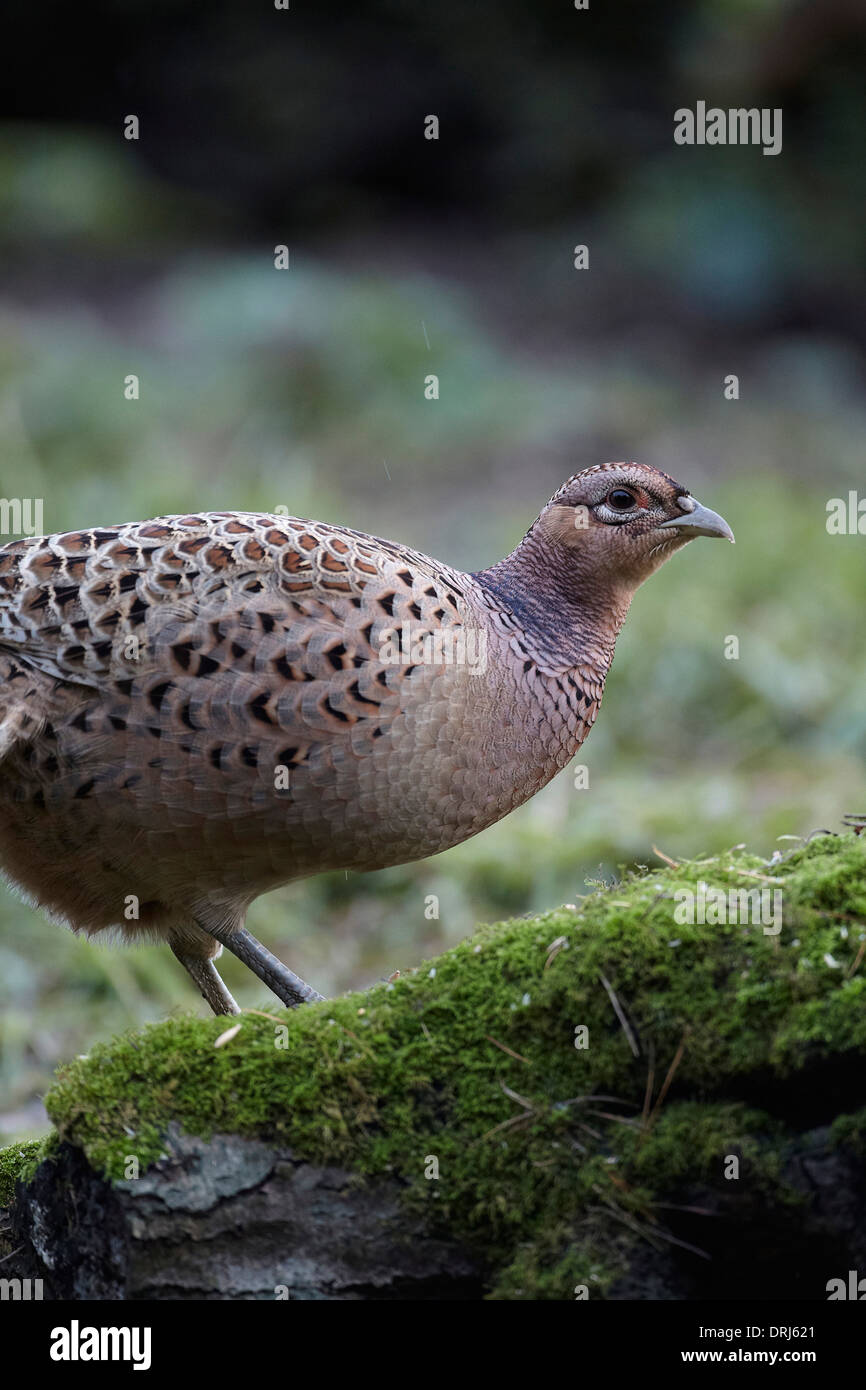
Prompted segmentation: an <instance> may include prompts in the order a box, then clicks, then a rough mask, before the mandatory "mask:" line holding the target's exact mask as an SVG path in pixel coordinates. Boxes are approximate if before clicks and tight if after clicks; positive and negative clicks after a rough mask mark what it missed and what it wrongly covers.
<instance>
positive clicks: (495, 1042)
mask: <svg viewBox="0 0 866 1390" xmlns="http://www.w3.org/2000/svg"><path fill="white" fill-rule="evenodd" d="M484 1036H485V1038H486V1039H487V1041H488V1042H492V1043H493V1046H494V1047H500V1048H501V1049H502V1051H503V1052H507V1053H508V1055H509V1057H514V1058H515V1059H516V1061H518V1062H525V1063H526V1065H527V1066H531V1065H532V1064H531V1062H530V1061H529V1058H528V1057H521V1055H520V1053H519V1052H514V1051H513V1050H512V1049H511V1048H510V1047H506V1046H505V1043H501V1042H499V1041H498V1040H497V1039H496V1038H491V1036H490V1034H489V1033H485V1034H484Z"/></svg>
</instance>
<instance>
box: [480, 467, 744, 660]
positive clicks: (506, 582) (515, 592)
mask: <svg viewBox="0 0 866 1390" xmlns="http://www.w3.org/2000/svg"><path fill="white" fill-rule="evenodd" d="M696 536H719V537H724V538H725V539H727V540H729V541H733V539H734V535H733V532H732V531H731V528H730V526H729V525H728V523H727V522H726V521H725V520H724V519H723V518H722V517H721V516H719V515H718V513H717V512H712V511H710V510H709V508H708V507H703V506H701V504H700V503H699V502H698V501H697V500H696V499H695V498H694V497H692V495H691V493H690V492H689V490H688V488H685V487H683V486H682V485H681V484H680V483H677V482H675V481H674V479H673V478H671V477H669V476H668V474H667V473H662V472H661V471H660V470H659V469H657V468H651V467H650V466H649V465H647V464H640V463H602V464H597V465H596V466H594V467H592V468H585V469H584V470H583V472H581V473H576V474H574V476H573V477H571V478H569V479H568V481H567V482H565V483H563V485H562V487H561V488H559V490H558V491H557V492H555V493H554V495H553V497H551V499H550V501H549V502H548V504H547V506H546V507H545V508H544V510H543V511H542V512H541V515H540V516H539V517H538V518H537V520H536V521H535V522H533V524H532V526H531V527H530V529H529V531H528V532H527V534H526V536H525V537H524V539H523V540H522V541H521V543H520V545H519V546H518V547H517V549H516V550H514V551H512V553H511V554H510V555H508V556H506V558H505V559H504V560H500V561H499V563H498V564H496V565H494V566H492V568H491V569H489V570H484V571H482V572H481V573H480V574H479V575H477V576H476V577H477V578H478V580H479V582H480V583H481V584H482V585H483V586H484V587H485V588H487V589H488V591H489V592H491V593H494V594H495V595H496V596H497V598H499V599H500V601H505V602H506V603H508V605H509V607H511V608H512V609H513V610H514V611H515V612H516V613H517V614H518V616H519V617H520V618H521V620H522V621H523V622H524V625H525V626H527V627H528V628H530V629H531V630H532V631H533V632H534V633H535V634H536V636H537V637H538V638H539V639H540V640H541V642H542V643H543V644H544V646H546V648H547V650H548V653H549V656H550V658H551V660H552V661H553V662H555V663H556V664H560V663H562V662H564V663H565V664H566V665H571V664H573V662H574V661H575V660H576V659H578V658H579V657H581V656H582V655H584V654H585V651H586V648H587V645H591V646H592V647H593V649H594V650H595V651H601V652H602V653H605V654H606V663H607V664H609V662H610V659H611V658H612V656H613V644H614V642H615V640H616V635H617V633H618V632H619V629H620V627H621V626H622V623H623V621H624V619H625V616H626V613H627V612H628V609H629V605H630V603H631V600H632V598H633V596H634V593H635V591H636V590H637V588H638V587H639V586H640V585H641V584H642V583H643V582H644V580H645V579H648V578H649V576H650V575H651V574H653V573H654V571H655V570H657V569H658V568H659V566H660V565H662V564H663V563H664V562H665V560H667V559H669V558H670V556H671V555H673V553H674V551H676V550H680V549H681V548H682V547H683V546H684V545H687V544H688V542H689V541H691V540H694V539H695V537H696Z"/></svg>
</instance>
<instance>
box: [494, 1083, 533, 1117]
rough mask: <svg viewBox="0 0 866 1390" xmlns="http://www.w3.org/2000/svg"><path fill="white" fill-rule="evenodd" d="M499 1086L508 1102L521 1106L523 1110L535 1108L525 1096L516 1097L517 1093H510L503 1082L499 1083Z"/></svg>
mask: <svg viewBox="0 0 866 1390" xmlns="http://www.w3.org/2000/svg"><path fill="white" fill-rule="evenodd" d="M499 1085H500V1087H501V1089H502V1090H503V1091H504V1092H505V1094H506V1095H507V1097H508V1099H509V1100H513V1101H516V1102H517V1104H518V1105H522V1106H523V1108H524V1110H534V1109H535V1106H534V1105H533V1104H532V1101H531V1100H527V1099H526V1096H521V1095H518V1093H517V1091H512V1089H511V1087H510V1086H506V1084H505V1082H504V1081H500V1083H499Z"/></svg>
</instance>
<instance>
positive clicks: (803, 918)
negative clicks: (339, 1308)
mask: <svg viewBox="0 0 866 1390" xmlns="http://www.w3.org/2000/svg"><path fill="white" fill-rule="evenodd" d="M699 880H703V881H704V882H705V883H707V884H709V885H711V886H713V887H718V888H723V889H729V888H736V889H742V888H748V889H754V888H766V889H768V890H770V891H771V892H772V891H774V890H779V891H781V893H782V902H783V909H784V926H783V928H782V931H781V933H780V934H779V935H778V936H775V935H766V934H765V933H764V931H763V929H762V927H761V926H760V925H751V924H746V925H742V924H731V923H721V924H715V925H706V924H700V923H696V924H693V925H689V924H687V923H681V922H677V921H676V919H675V916H674V912H675V908H676V907H677V899H676V898H675V894H676V893H677V891H678V890H681V889H683V888H694V887H695V885H696V883H697V882H698V881H699ZM864 937H866V843H864V842H863V841H861V840H859V839H857V838H856V837H854V836H841V837H831V836H822V837H819V838H816V839H814V840H813V841H812V842H811V843H810V844H808V845H805V846H803V847H801V848H799V849H797V850H796V851H794V852H793V853H790V854H788V855H787V856H785V857H784V858H782V859H780V861H779V862H777V863H773V864H772V865H771V866H768V865H767V864H766V863H765V862H764V861H763V860H760V859H758V858H756V857H754V856H750V855H747V854H745V853H742V852H740V851H732V852H731V853H729V854H726V855H722V856H720V857H718V858H716V859H713V860H712V861H704V862H700V863H693V864H683V865H681V866H679V867H670V868H668V867H665V868H663V869H661V870H658V871H653V872H639V873H635V874H630V875H628V876H627V877H626V878H625V879H624V881H623V882H621V883H619V884H617V885H615V886H614V887H612V888H608V889H606V890H604V891H599V892H596V893H594V894H592V895H591V896H589V897H588V898H587V899H586V900H584V902H583V903H582V904H581V906H580V908H579V909H573V908H560V909H558V910H556V911H554V912H550V913H547V914H545V915H544V916H540V917H535V918H530V919H525V920H518V921H510V922H504V923H500V924H498V925H496V926H490V927H484V928H482V929H481V930H480V931H479V932H478V933H477V935H476V936H474V937H472V938H471V939H470V940H467V941H464V942H462V943H461V944H460V945H458V946H456V947H455V948H454V949H453V950H451V951H449V952H447V953H446V954H445V955H444V956H442V957H440V958H438V959H437V960H436V961H434V962H431V963H429V964H428V965H425V966H422V967H419V969H418V970H416V971H413V972H411V973H410V974H408V975H405V976H403V977H401V978H400V979H398V980H396V981H394V982H393V983H392V984H390V985H377V986H375V987H374V988H372V989H371V990H369V991H368V992H367V993H366V994H363V995H362V994H355V995H350V996H347V997H344V998H342V999H337V1000H333V1001H328V1002H325V1003H322V1004H319V1005H315V1006H313V1007H306V1008H304V1009H302V1010H299V1011H296V1012H293V1013H283V1012H282V1011H277V1010H270V1009H269V1010H268V1011H269V1012H270V1013H273V1015H274V1019H275V1020H276V1021H272V1020H271V1019H269V1018H264V1017H260V1016H257V1015H255V1014H251V1013H247V1014H244V1015H243V1016H242V1018H241V1019H240V1020H239V1022H240V1030H239V1032H238V1033H237V1034H236V1035H235V1036H234V1037H232V1038H231V1039H230V1040H229V1041H228V1042H226V1043H225V1044H224V1045H222V1046H219V1047H217V1046H216V1043H217V1040H218V1039H219V1037H220V1035H221V1034H224V1033H225V1032H226V1031H227V1029H228V1028H229V1027H231V1026H233V1025H232V1024H231V1022H227V1021H226V1020H225V1019H213V1020H202V1019H198V1018H193V1017H178V1018H172V1019H170V1020H169V1021H167V1022H165V1023H160V1024H157V1025H155V1026H153V1027H151V1028H148V1029H146V1030H145V1031H144V1032H142V1033H139V1034H136V1035H128V1036H124V1037H120V1038H117V1039H115V1040H113V1041H112V1042H111V1043H109V1044H107V1045H103V1046H99V1047H96V1048H94V1050H93V1052H92V1053H91V1054H90V1055H89V1056H88V1057H87V1058H84V1059H80V1060H77V1061H75V1062H74V1063H72V1064H70V1065H69V1066H68V1067H66V1068H65V1069H64V1070H63V1071H62V1073H61V1074H60V1077H59V1080H58V1081H57V1083H56V1085H55V1086H54V1087H53V1089H52V1090H51V1091H50V1092H49V1094H48V1096H47V1098H46V1105H47V1108H48V1111H49V1114H50V1116H51V1118H52V1120H53V1121H54V1124H55V1125H56V1127H57V1131H58V1134H59V1135H60V1136H61V1137H62V1138H64V1139H67V1140H69V1141H70V1142H72V1143H74V1144H77V1145H79V1146H80V1147H81V1148H82V1149H84V1150H85V1152H86V1153H87V1155H88V1157H89V1159H90V1162H91V1163H92V1164H93V1166H94V1167H95V1168H97V1169H100V1170H103V1171H104V1172H105V1173H106V1174H107V1175H109V1176H111V1177H119V1176H122V1175H123V1172H124V1165H125V1164H126V1163H127V1162H128V1160H129V1159H130V1158H132V1157H135V1158H136V1159H137V1160H138V1162H139V1163H140V1165H141V1166H142V1167H144V1166H146V1165H147V1164H149V1163H151V1162H153V1161H154V1160H155V1159H157V1158H158V1157H159V1155H160V1153H161V1152H162V1149H163V1143H164V1135H165V1132H166V1127H167V1125H168V1123H169V1122H170V1121H175V1122H176V1123H177V1124H179V1125H180V1126H181V1127H182V1128H183V1129H184V1130H186V1131H187V1132H190V1133H193V1134H198V1135H208V1134H210V1133H212V1132H214V1131H230V1132H233V1133H237V1134H243V1135H256V1136H261V1137H266V1138H269V1139H273V1140H275V1141H279V1142H281V1143H285V1144H289V1145H291V1146H292V1147H293V1148H294V1149H295V1150H296V1151H297V1152H298V1153H300V1154H302V1155H304V1156H306V1157H308V1158H310V1159H312V1160H323V1161H327V1162H330V1163H341V1164H346V1165H348V1166H351V1167H353V1168H354V1169H356V1170H357V1171H358V1172H359V1173H360V1174H374V1173H395V1174H398V1175H399V1176H400V1177H401V1178H402V1179H404V1180H405V1182H406V1198H407V1201H409V1202H411V1203H413V1204H423V1205H426V1206H428V1207H433V1204H434V1194H435V1208H434V1209H435V1211H436V1213H437V1215H438V1217H439V1218H441V1220H442V1221H443V1222H444V1223H447V1224H448V1225H449V1226H450V1228H451V1229H452V1230H453V1231H454V1232H455V1233H457V1234H458V1235H460V1236H461V1237H462V1238H463V1239H464V1240H466V1241H468V1242H469V1243H470V1244H473V1245H475V1246H476V1247H477V1248H478V1249H479V1250H480V1251H481V1252H482V1253H483V1256H484V1258H485V1259H486V1260H487V1261H488V1262H489V1264H490V1266H491V1267H492V1268H494V1269H497V1270H498V1271H499V1280H498V1283H497V1285H496V1291H495V1296H502V1297H534V1298H538V1297H559V1298H562V1297H571V1296H573V1295H572V1293H571V1289H572V1288H573V1286H574V1285H577V1284H580V1283H585V1282H587V1281H589V1280H592V1281H593V1288H594V1290H595V1291H596V1292H598V1291H600V1292H602V1293H603V1292H604V1290H605V1289H606V1288H607V1287H609V1285H610V1283H611V1281H612V1280H613V1279H614V1278H615V1276H616V1274H617V1272H618V1271H620V1270H621V1268H622V1258H621V1256H620V1253H618V1251H619V1246H618V1244H617V1241H616V1240H613V1239H611V1238H610V1237H608V1238H607V1240H605V1239H603V1238H602V1236H601V1235H599V1236H598V1238H595V1237H594V1236H593V1235H592V1229H591V1228H592V1221H590V1223H589V1226H587V1224H586V1223H587V1218H588V1213H596V1218H597V1217H598V1214H599V1213H600V1214H601V1217H607V1218H609V1219H607V1226H608V1227H610V1226H611V1222H613V1225H614V1226H623V1227H624V1228H625V1232H626V1235H627V1236H628V1237H629V1238H631V1237H635V1238H643V1235H644V1234H646V1235H647V1238H650V1239H651V1238H652V1220H653V1214H652V1207H653V1203H654V1202H655V1201H656V1200H657V1199H658V1197H659V1194H660V1193H663V1192H664V1191H665V1190H666V1189H667V1188H669V1187H670V1185H671V1184H672V1183H673V1182H675V1181H677V1180H680V1179H683V1178H699V1177H700V1178H704V1179H712V1180H717V1179H719V1178H720V1177H721V1169H722V1164H723V1161H724V1158H725V1156H726V1155H729V1154H731V1153H732V1152H733V1153H737V1154H738V1155H740V1156H741V1159H742V1161H743V1163H745V1164H748V1165H750V1169H751V1171H752V1174H753V1176H754V1178H755V1179H756V1180H757V1181H758V1182H759V1184H760V1186H761V1188H762V1190H765V1191H766V1193H767V1194H768V1200H772V1201H774V1202H783V1203H784V1202H793V1201H795V1200H797V1198H796V1196H795V1194H793V1193H790V1192H788V1191H787V1190H786V1189H785V1187H784V1184H783V1183H781V1182H780V1172H781V1165H782V1154H783V1151H784V1143H785V1133H784V1127H783V1126H781V1127H780V1124H779V1122H778V1120H776V1119H773V1118H771V1116H770V1115H768V1114H765V1113H763V1112H761V1111H760V1110H757V1109H755V1108H754V1107H747V1106H746V1105H745V1104H744V1103H743V1102H742V1100H741V1099H740V1097H739V1095H738V1088H739V1085H740V1083H741V1081H742V1080H743V1079H744V1078H746V1077H752V1078H754V1077H755V1076H756V1075H759V1076H763V1077H765V1078H768V1079H769V1085H768V1094H770V1095H771V1094H772V1088H773V1085H776V1084H778V1083H779V1082H780V1081H783V1080H784V1079H785V1078H789V1077H793V1076H796V1075H797V1074H798V1073H799V1072H802V1071H803V1069H804V1068H806V1067H811V1066H814V1065H815V1064H816V1063H819V1062H820V1061H821V1060H822V1059H824V1058H828V1057H830V1056H833V1055H834V1054H838V1053H842V1052H846V1051H850V1050H852V1049H856V1050H858V1051H862V1050H863V1049H864V1048H866V1007H864V1006H866V967H864V966H863V965H862V963H860V962H858V951H859V948H860V945H861V941H862V939H863V938H864ZM855 967H856V968H855ZM602 976H604V977H605V979H606V980H607V981H608V983H609V985H610V987H611V989H612V990H613V991H614V993H615V995H616V999H617V1002H618V1004H619V1006H620V1008H621V1009H622V1010H624V1011H625V1013H626V1015H627V1018H628V1020H629V1027H630V1029H631V1032H632V1034H633V1036H634V1038H635V1040H636V1045H639V1047H640V1055H639V1056H638V1057H636V1056H634V1054H633V1051H632V1047H631V1045H630V1041H629V1038H628V1037H627V1035H626V1032H625V1030H624V1028H623V1026H622V1025H621V1023H620V1021H619V1020H618V1018H617V1015H616V1013H615V1011H614V1007H613V1005H612V1001H611V998H610V995H609V993H608V990H607V988H606V987H605V985H604V983H603V981H602ZM265 1007H266V1008H267V1007H268V1006H267V1005H266V1006H265ZM579 1028H585V1029H586V1030H587V1038H588V1045H587V1046H585V1047H577V1046H576V1045H575V1042H576V1037H577V1040H578V1041H581V1036H580V1035H576V1031H575V1030H576V1029H579ZM513 1054H517V1055H516V1056H515V1055H513ZM650 1072H651V1080H652V1098H653V1099H652V1105H653V1106H654V1107H655V1109H654V1110H653V1111H652V1112H651V1118H647V1117H646V1116H643V1115H642V1111H643V1109H644V1104H645V1093H646V1091H647V1083H648V1073H650ZM669 1073H671V1074H670V1084H669V1088H668V1090H667V1092H666V1095H665V1096H664V1098H663V1100H662V1102H661V1103H659V1096H660V1092H661V1089H662V1086H663V1083H664V1082H665V1079H666V1077H667V1076H668V1074H669ZM647 1113H648V1114H649V1113H650V1112H647ZM432 1157H435V1158H436V1159H437V1160H438V1173H439V1176H438V1179H428V1178H425V1169H426V1170H427V1171H429V1167H430V1159H431V1158H432ZM596 1218H594V1219H596ZM578 1222H582V1223H583V1224H582V1225H581V1227H580V1229H581V1232H582V1234H581V1237H580V1241H577V1240H576V1238H575V1236H574V1232H575V1230H576V1229H577V1224H578ZM604 1224H605V1223H604V1221H603V1220H602V1221H601V1224H600V1225H599V1231H601V1230H602V1229H603V1227H604ZM527 1231H530V1232H532V1233H533V1238H532V1240H531V1242H530V1243H529V1244H527V1242H526V1233H527ZM587 1231H589V1234H588V1235H587ZM569 1232H571V1235H569Z"/></svg>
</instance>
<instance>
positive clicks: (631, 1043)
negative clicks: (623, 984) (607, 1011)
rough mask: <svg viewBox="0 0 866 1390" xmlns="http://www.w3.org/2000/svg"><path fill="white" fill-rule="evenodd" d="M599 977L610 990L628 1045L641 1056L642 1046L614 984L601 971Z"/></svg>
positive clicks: (611, 999)
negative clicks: (618, 997)
mask: <svg viewBox="0 0 866 1390" xmlns="http://www.w3.org/2000/svg"><path fill="white" fill-rule="evenodd" d="M598 978H599V979H600V980H601V983H602V984H603V985H604V987H605V989H606V990H607V992H608V995H609V997H610V1002H611V1004H613V1010H614V1013H615V1014H616V1016H617V1018H618V1019H619V1021H620V1024H621V1026H622V1031H623V1032H624V1033H625V1035H626V1037H627V1038H628V1045H629V1047H630V1048H631V1050H632V1054H633V1055H634V1056H635V1057H639V1056H640V1048H639V1047H638V1045H637V1043H636V1042H635V1036H634V1033H633V1032H632V1030H631V1028H630V1026H629V1021H628V1019H627V1018H626V1016H625V1013H624V1012H623V1009H622V1005H621V1004H620V1002H619V1000H618V999H617V997H616V994H615V993H614V989H613V985H612V984H611V983H610V981H609V980H608V978H607V976H605V975H602V973H601V971H599V974H598Z"/></svg>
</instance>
